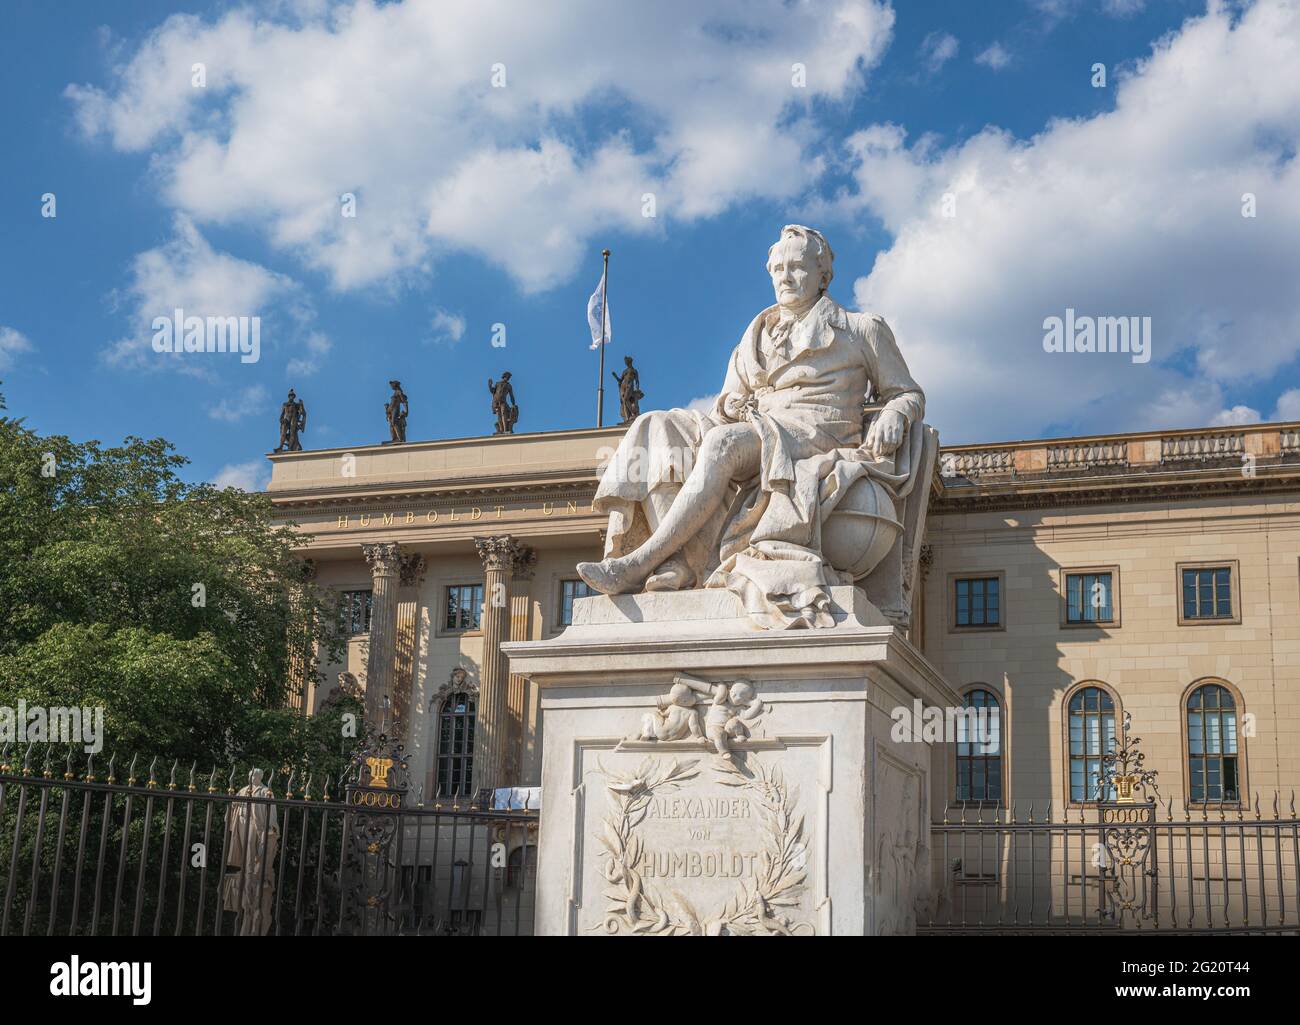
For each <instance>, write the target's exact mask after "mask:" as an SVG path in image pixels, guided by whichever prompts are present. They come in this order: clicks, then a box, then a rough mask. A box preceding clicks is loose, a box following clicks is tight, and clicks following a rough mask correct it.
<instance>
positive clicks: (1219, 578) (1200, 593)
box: [1178, 562, 1241, 625]
mask: <svg viewBox="0 0 1300 1025" xmlns="http://www.w3.org/2000/svg"><path fill="white" fill-rule="evenodd" d="M1178 583H1179V601H1178V622H1179V624H1180V625H1187V624H1196V623H1240V622H1241V611H1240V603H1239V600H1238V597H1237V590H1238V580H1237V564H1236V563H1235V562H1220V563H1180V564H1179V566H1178Z"/></svg>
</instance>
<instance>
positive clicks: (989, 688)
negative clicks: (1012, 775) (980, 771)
mask: <svg viewBox="0 0 1300 1025" xmlns="http://www.w3.org/2000/svg"><path fill="white" fill-rule="evenodd" d="M980 690H982V691H984V692H985V693H987V694H990V695H992V696H993V699H994V700H995V701H996V702H997V704H998V753H997V755H996V758H997V759H998V789H999V791H1000V792H1001V794H1002V796H1001V797H999V798H997V799H996V800H995V799H993V798H987V797H986V798H984V799H983V800H980V799H979V798H973V797H968V798H963V797H961V796H960V795H959V791H958V787H959V786H960V785H961V759H962V755H960V754H959V753H958V749H957V743H958V742H957V741H955V740H954V742H953V755H952V795H953V797H952V801H953V804H954V805H956V806H961V807H968V806H970V805H975V806H980V805H983V806H987V807H993V808H1000V807H1002V806H1003V805H1004V804H1006V802H1007V800H1008V797H1007V779H1008V775H1007V761H1008V758H1007V735H1008V730H1007V701H1006V697H1005V695H1004V694H1003V693H1002V692H1001V691H1000V690H998V689H997V688H996V687H994V686H993V685H992V684H988V683H972V684H968V685H967V686H965V687H963V688H962V689H961V690H960V691H959V692H958V693H959V695H960V696H961V700H962V707H963V708H964V707H966V699H967V697H968V696H969V695H971V694H973V693H974V692H975V691H980ZM966 757H968V758H982V759H984V760H985V761H986V762H987V761H988V759H989V758H991V757H994V756H990V755H967V756H966ZM985 778H986V779H987V778H988V777H987V774H986V775H985Z"/></svg>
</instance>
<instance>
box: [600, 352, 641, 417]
mask: <svg viewBox="0 0 1300 1025" xmlns="http://www.w3.org/2000/svg"><path fill="white" fill-rule="evenodd" d="M623 362H624V363H625V364H626V366H627V369H625V370H624V371H623V373H622V374H621V375H620V374H616V373H615V372H614V371H612V370H611V371H610V372H609V373H610V376H611V377H612V378H614V380H615V381H617V382H618V405H619V413H620V414H621V415H622V417H623V423H625V424H630V423H631V422H632V421H633V420H635V419H636V418H637V417H638V416H640V415H641V400H642V399H643V398H645V392H643V391H642V390H641V374H640V372H639V371H638V370H637V368H636V367H634V366H633V365H632V357H631V356H624V357H623Z"/></svg>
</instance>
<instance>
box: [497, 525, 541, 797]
mask: <svg viewBox="0 0 1300 1025" xmlns="http://www.w3.org/2000/svg"><path fill="white" fill-rule="evenodd" d="M536 571H537V552H536V550H535V549H532V548H525V547H523V546H520V548H519V551H518V553H517V554H516V556H515V576H514V586H513V587H512V589H511V592H510V639H511V640H512V641H527V640H530V639H531V626H532V610H533V575H534V574H535V573H536ZM506 705H507V709H508V711H507V714H508V715H509V717H510V734H509V737H510V739H509V741H508V744H509V747H508V748H507V751H506V757H505V760H504V765H505V779H506V780H507V781H508V782H509V783H510V785H511V786H514V785H516V784H519V785H522V784H523V783H524V751H525V745H526V743H527V736H528V680H527V679H526V678H525V677H523V676H520V675H519V674H518V673H511V674H510V681H509V684H508V686H507V691H506Z"/></svg>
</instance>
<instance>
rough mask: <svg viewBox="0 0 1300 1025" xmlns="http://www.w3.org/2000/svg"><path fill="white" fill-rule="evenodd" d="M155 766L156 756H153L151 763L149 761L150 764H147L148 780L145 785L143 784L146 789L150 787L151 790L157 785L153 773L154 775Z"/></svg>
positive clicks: (156, 764)
mask: <svg viewBox="0 0 1300 1025" xmlns="http://www.w3.org/2000/svg"><path fill="white" fill-rule="evenodd" d="M157 766H158V756H157V755H154V756H153V761H151V762H150V763H149V778H148V779H147V780H146V781H145V784H144V785H145V786H147V787H151V788H152V787H156V786H157V785H158V780H157V778H156V775H155V773H154V769H156V768H157Z"/></svg>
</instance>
